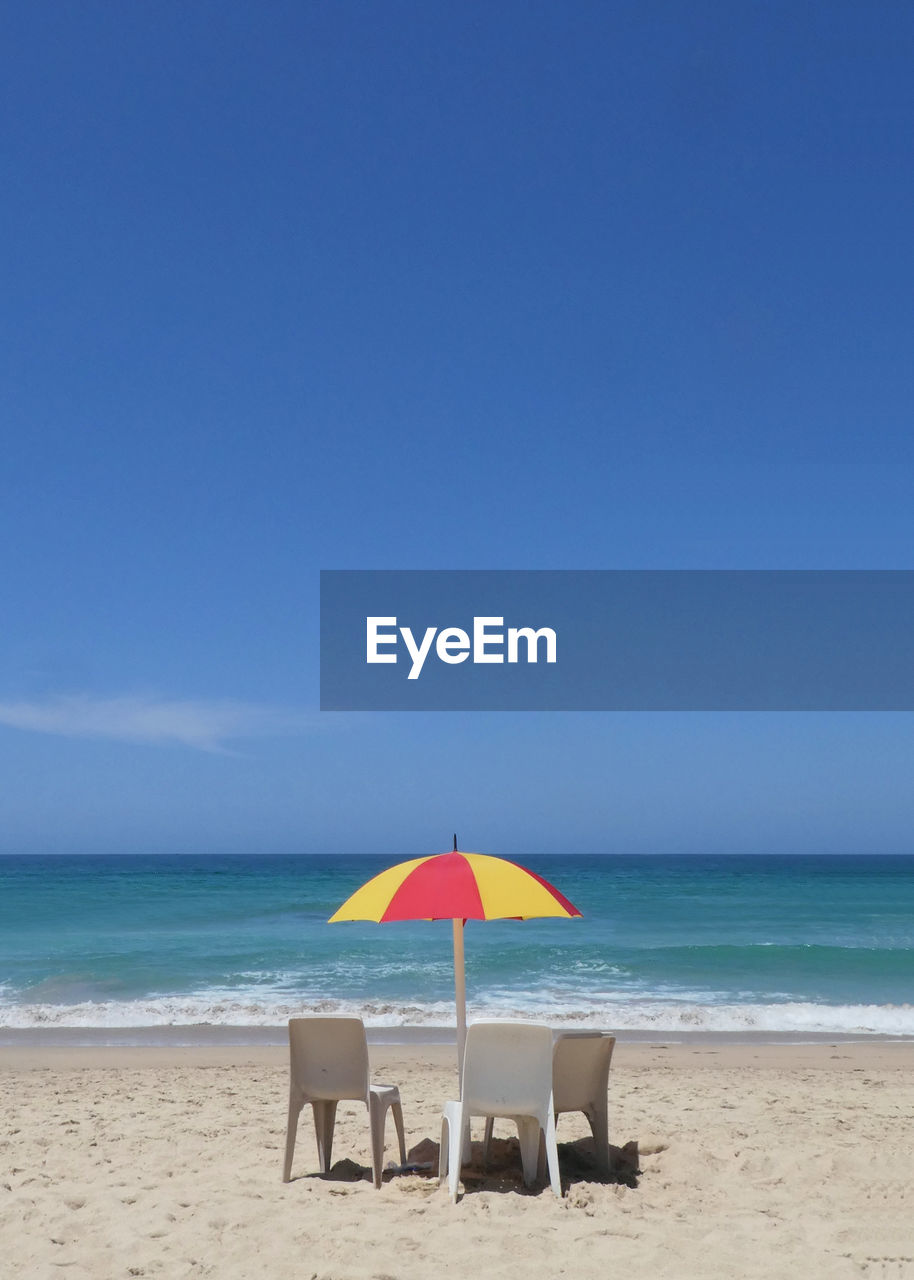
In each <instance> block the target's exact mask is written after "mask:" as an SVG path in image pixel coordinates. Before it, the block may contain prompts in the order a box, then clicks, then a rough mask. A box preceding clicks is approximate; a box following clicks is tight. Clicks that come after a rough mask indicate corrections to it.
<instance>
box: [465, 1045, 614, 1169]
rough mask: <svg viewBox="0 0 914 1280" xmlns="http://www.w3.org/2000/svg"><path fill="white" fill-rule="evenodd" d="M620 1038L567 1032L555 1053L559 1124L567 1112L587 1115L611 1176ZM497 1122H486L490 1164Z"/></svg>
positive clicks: (554, 1098) (598, 1155)
mask: <svg viewBox="0 0 914 1280" xmlns="http://www.w3.org/2000/svg"><path fill="white" fill-rule="evenodd" d="M615 1044H616V1037H615V1036H612V1035H609V1034H608V1033H607V1032H605V1031H563V1032H560V1033H559V1034H558V1035H557V1036H556V1037H555V1043H554V1046H553V1050H552V1107H553V1112H554V1114H555V1119H556V1121H557V1120H558V1118H559V1115H560V1113H561V1112H563V1111H583V1113H584V1115H585V1116H586V1117H587V1121H588V1123H589V1125H590V1131H591V1133H592V1134H593V1146H594V1154H595V1155H596V1159H597V1165H598V1167H599V1169H600V1171H601V1173H603V1174H604V1175H606V1174H608V1173H609V1111H608V1106H607V1089H608V1087H609V1065H610V1062H611V1061H612V1055H613V1049H614V1048H615ZM492 1128H493V1121H492V1120H491V1119H489V1120H487V1121H486V1129H485V1138H484V1140H483V1158H484V1159H485V1160H488V1156H489V1144H490V1142H491V1140H492Z"/></svg>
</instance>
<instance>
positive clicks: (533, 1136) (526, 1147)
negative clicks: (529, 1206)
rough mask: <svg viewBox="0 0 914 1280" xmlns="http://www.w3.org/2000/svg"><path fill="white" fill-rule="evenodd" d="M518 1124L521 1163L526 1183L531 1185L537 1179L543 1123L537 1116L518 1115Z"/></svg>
mask: <svg viewBox="0 0 914 1280" xmlns="http://www.w3.org/2000/svg"><path fill="white" fill-rule="evenodd" d="M516 1124H517V1136H518V1140H519V1142H520V1158H521V1164H522V1165H523V1170H524V1184H525V1185H526V1186H528V1187H529V1186H530V1185H531V1183H534V1182H535V1181H536V1167H537V1165H538V1163H539V1153H540V1129H541V1125H540V1122H539V1120H538V1119H537V1118H536V1116H518V1117H517V1120H516Z"/></svg>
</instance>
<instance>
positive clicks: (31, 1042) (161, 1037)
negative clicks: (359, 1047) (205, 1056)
mask: <svg viewBox="0 0 914 1280" xmlns="http://www.w3.org/2000/svg"><path fill="white" fill-rule="evenodd" d="M529 1020H530V1021H531V1022H535V1021H538V1019H536V1018H531V1019H529ZM555 1030H559V1028H555ZM561 1030H575V1028H574V1027H567V1028H565V1027H562V1028H561ZM606 1030H608V1031H611V1032H612V1034H613V1035H615V1037H616V1043H617V1045H622V1044H633V1045H639V1044H640V1045H657V1044H662V1045H683V1046H690V1045H691V1046H702V1045H708V1046H731V1045H745V1046H750V1047H751V1046H763V1045H771V1046H789V1045H798V1046H799V1045H807V1046H814V1045H850V1044H862V1045H868V1044H873V1045H884V1044H889V1045H893V1044H895V1045H914V1036H910V1035H897V1036H895V1035H886V1034H885V1033H883V1032H875V1031H874V1032H832V1031H807V1032H796V1031H682V1030H680V1029H678V1028H677V1029H671V1030H669V1031H668V1032H664V1030H663V1029H662V1028H656V1029H650V1030H644V1031H638V1030H622V1031H614V1030H613V1029H612V1028H611V1027H607V1028H606ZM366 1033H367V1036H368V1043H369V1045H374V1046H381V1045H387V1046H396V1047H400V1048H410V1047H416V1048H419V1047H426V1046H429V1047H431V1046H437V1045H449V1046H454V1045H455V1044H456V1031H455V1029H454V1028H453V1027H447V1026H426V1025H423V1026H393V1027H371V1026H369V1027H366ZM287 1044H288V1031H287V1027H286V1024H284V1023H283V1024H277V1025H276V1026H269V1027H264V1026H245V1025H241V1024H239V1025H227V1024H221V1023H219V1024H217V1023H197V1024H190V1025H187V1026H183V1025H174V1024H170V1025H164V1026H138V1027H62V1026H54V1027H0V1051H3V1050H6V1049H20V1048H21V1049H40V1048H55V1049H58V1048H86V1049H96V1048H163V1049H167V1048H208V1047H218V1046H224V1047H233V1048H254V1047H273V1048H278V1047H284V1046H285V1045H287Z"/></svg>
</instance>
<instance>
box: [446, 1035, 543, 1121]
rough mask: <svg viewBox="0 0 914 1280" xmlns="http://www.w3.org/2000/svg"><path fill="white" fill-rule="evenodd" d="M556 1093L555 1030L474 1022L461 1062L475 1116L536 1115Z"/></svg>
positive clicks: (465, 1098) (465, 1097)
mask: <svg viewBox="0 0 914 1280" xmlns="http://www.w3.org/2000/svg"><path fill="white" fill-rule="evenodd" d="M551 1092H552V1029H551V1028H550V1027H547V1026H542V1025H541V1024H539V1023H535V1022H474V1023H472V1024H471V1025H470V1026H469V1027H468V1029H467V1042H466V1050H465V1052H464V1057H463V1101H464V1102H465V1103H466V1104H467V1106H468V1108H469V1110H470V1113H471V1114H474V1115H506V1116H510V1115H536V1114H538V1113H539V1112H540V1111H542V1110H543V1109H544V1107H546V1106H547V1104H548V1099H549V1096H550V1094H551Z"/></svg>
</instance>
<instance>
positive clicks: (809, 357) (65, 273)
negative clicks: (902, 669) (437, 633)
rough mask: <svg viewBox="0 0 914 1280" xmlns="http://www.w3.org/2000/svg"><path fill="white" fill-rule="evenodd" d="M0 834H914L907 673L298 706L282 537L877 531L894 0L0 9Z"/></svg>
mask: <svg viewBox="0 0 914 1280" xmlns="http://www.w3.org/2000/svg"><path fill="white" fill-rule="evenodd" d="M0 64H2V65H0V84H2V86H3V87H2V91H0V92H2V96H0V122H2V132H0V148H2V155H0V160H2V173H3V193H2V197H0V244H2V255H3V270H2V288H0V361H2V376H0V432H2V441H0V443H2V450H0V484H2V493H0V498H2V501H0V551H2V579H0V588H2V589H0V777H2V785H0V851H2V852H17V851H23V852H70V851H74V852H91V851H96V850H97V851H104V852H110V851H121V850H123V851H128V852H129V851H137V852H140V851H142V852H147V851H155V850H161V851H167V852H174V851H181V850H188V851H194V852H200V851H206V850H212V851H220V850H229V851H243V852H254V851H258V850H260V851H264V852H279V851H290V852H291V851H313V852H334V851H339V852H343V851H366V852H367V851H372V850H377V851H378V852H379V853H386V854H390V855H398V854H401V853H402V854H410V855H411V854H421V853H426V852H433V851H435V850H436V849H438V848H444V847H446V846H447V844H448V841H449V837H450V834H451V832H452V831H453V830H455V829H456V830H457V831H458V833H459V834H460V836H461V843H462V844H463V845H464V846H465V847H475V848H479V849H483V850H486V851H489V852H494V853H504V854H509V855H517V856H519V855H522V854H523V853H525V852H528V853H529V852H551V851H564V850H567V851H582V852H588V851H593V852H598V851H603V850H614V851H625V850H630V851H635V852H648V851H654V850H656V851H662V852H669V851H702V850H711V851H735V852H741V851H743V852H763V851H812V852H842V851H855V852H856V851H866V850H873V851H879V852H894V851H908V852H910V851H912V837H911V833H912V831H914V787H912V786H911V760H912V758H914V717H911V716H908V715H875V714H873V715H767V716H763V715H754V716H753V715H710V714H708V715H698V714H692V715H675V716H674V715H658V714H653V715H648V714H643V715H640V716H639V715H624V716H623V715H605V714H603V715H598V714H593V715H571V714H567V715H557V714H552V715H547V714H542V715H536V714H526V715H498V714H488V715H483V714H473V715H471V714H466V715H461V714H450V715H433V714H424V715H409V714H400V715H385V714H376V715H335V716H334V715H326V714H325V715H321V714H320V713H319V712H318V711H317V700H318V692H317V686H318V662H317V635H318V614H317V594H318V570H319V569H320V568H426V567H427V568H462V567H466V568H566V567H567V568H653V567H665V568H679V567H706V568H717V567H736V568H755V567H766V568H769V567H770V568H774V567H777V568H780V567H786V568H792V567H796V568H831V567H835V568H838V567H840V568H861V567H862V568H912V567H914V555H912V551H914V501H912V498H914V484H912V479H914V432H912V406H914V359H912V352H914V308H912V298H914V254H912V249H911V227H912V226H914V77H912V75H911V66H912V65H914V9H912V8H911V6H910V5H908V4H906V3H884V4H878V5H875V6H869V5H862V4H857V3H855V4H843V3H837V2H836V3H831V4H828V5H796V4H794V3H780V4H762V3H736V4H732V5H721V4H720V3H718V2H717V0H713V3H698V4H693V5H688V6H684V5H682V4H679V3H667V4H662V3H660V4H644V3H642V2H641V0H638V2H637V3H635V2H632V3H613V4H608V3H607V4H603V3H600V4H590V3H579V4H574V5H559V4H540V3H529V2H527V0H525V2H524V3H501V4H496V5H492V4H489V3H486V4H482V3H467V2H466V0H461V2H460V3H452V4H446V3H435V4H431V5H428V4H419V3H383V4H381V3H372V4H368V3H359V4H355V3H346V2H345V0H343V2H334V3H329V2H328V3H320V4H303V3H279V2H277V3H271V4H268V5H262V4H254V3H252V2H249V3H245V4H240V3H231V2H226V0H219V2H218V3H216V2H211V3H196V4H191V5H188V4H184V3H159V4H155V5H111V4H108V3H98V4H93V3H88V2H87V3H82V4H79V5H63V4H48V3H41V2H40V0H39V2H37V3H34V4H29V5H20V6H14V5H7V6H6V7H5V10H4V14H3V18H2V30H0Z"/></svg>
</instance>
